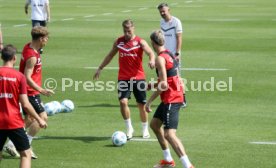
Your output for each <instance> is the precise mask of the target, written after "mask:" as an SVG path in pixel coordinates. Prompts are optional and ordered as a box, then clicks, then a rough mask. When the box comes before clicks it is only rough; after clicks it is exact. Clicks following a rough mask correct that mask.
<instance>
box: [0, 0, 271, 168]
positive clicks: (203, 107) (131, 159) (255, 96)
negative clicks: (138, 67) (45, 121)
mask: <svg viewBox="0 0 276 168" xmlns="http://www.w3.org/2000/svg"><path fill="white" fill-rule="evenodd" d="M160 2H161V1H160V0H158V1H149V0H140V1H133V0H131V1H111V0H107V1H100V0H93V1H91V0H78V1H75V0H74V1H73V0H66V1H61V0H50V5H51V13H52V15H51V23H49V25H48V27H49V31H50V39H49V42H48V45H47V46H46V47H45V49H44V54H43V55H42V59H43V60H42V62H43V78H44V80H46V79H47V78H54V79H55V80H56V81H57V82H58V85H57V89H56V90H55V91H56V94H55V95H54V96H52V97H50V98H48V97H42V99H43V101H44V103H46V102H49V101H52V100H57V101H62V100H64V99H71V100H73V102H74V103H75V106H76V108H75V110H74V112H72V113H66V114H64V113H63V114H57V115H55V116H51V117H49V127H48V128H47V129H46V130H42V131H41V132H40V133H39V135H38V136H39V137H40V139H36V140H34V141H33V148H34V151H35V152H36V153H37V155H38V156H39V158H38V159H37V160H33V161H32V165H33V167H34V168H45V167H52V168H145V167H152V166H153V165H154V164H155V163H156V162H157V161H159V160H160V159H162V152H161V149H160V147H159V144H158V143H157V142H156V141H150V142H140V141H130V142H128V143H127V144H126V145H125V146H123V147H113V146H112V143H111V138H110V136H111V135H112V133H113V132H115V131H116V130H122V131H125V130H124V128H125V127H124V122H123V119H122V117H121V115H120V112H119V105H118V101H117V91H116V90H115V91H86V90H85V89H84V88H83V84H82V83H80V81H82V82H86V81H92V75H93V74H94V72H95V70H94V69H85V68H84V67H96V66H98V65H99V64H100V62H101V61H102V60H103V58H104V56H105V55H106V54H107V53H108V51H109V50H110V48H111V46H112V43H113V41H114V40H115V38H117V37H118V36H120V35H122V28H121V22H122V21H123V20H124V19H128V18H131V19H133V21H134V23H135V26H136V34H137V35H139V36H141V37H142V38H144V39H145V40H147V41H148V42H149V34H150V33H151V32H152V31H153V30H154V29H157V28H159V20H160V16H159V13H158V11H157V9H156V5H157V4H159V3H160ZM167 2H168V4H169V5H171V12H172V14H173V15H175V16H177V17H178V18H180V20H181V21H182V24H183V27H184V32H183V48H182V56H183V57H182V62H184V67H185V68H204V69H205V70H198V71H192V70H191V69H185V70H184V71H183V73H184V77H185V78H186V79H187V81H188V82H187V84H188V89H190V90H189V91H188V92H187V99H188V108H187V109H185V110H181V112H180V124H179V129H178V132H177V134H178V136H179V137H180V138H181V140H182V142H183V143H184V145H185V148H186V151H187V153H188V155H189V158H190V159H191V161H192V162H193V164H194V165H195V167H198V168H235V167H239V168H253V167H259V168H260V167H261V168H275V167H276V161H275V158H276V145H275V142H276V104H275V102H276V92H275V90H276V85H275V83H276V75H275V74H276V47H275V46H276V38H275V27H276V13H275V11H276V7H275V6H276V2H275V1H274V0H266V1H261V0H190V1H188V0H168V1H167ZM24 3H25V1H20V0H0V22H1V23H2V31H3V35H4V43H6V44H7V43H12V44H14V45H16V46H17V48H18V49H19V50H20V51H21V50H22V47H23V45H24V44H25V43H26V42H28V41H29V40H30V29H31V22H30V20H29V18H30V17H29V16H26V15H25V14H24ZM19 59H20V54H18V60H19ZM147 60H148V58H147V57H145V59H144V62H145V67H144V68H145V70H146V73H147V78H148V79H150V78H152V77H155V72H154V71H152V70H150V69H149V68H148V67H147V66H146V63H147ZM117 65H118V64H117V58H115V59H114V60H113V61H112V62H111V63H110V65H109V66H110V67H116V66H117ZM206 69H227V70H223V71H222V70H221V71H218V70H213V71H206ZM212 77H214V80H215V82H218V81H225V82H227V84H229V77H232V91H231V92H230V91H218V90H216V89H215V91H192V90H193V89H192V88H191V87H192V84H193V82H194V86H195V88H198V82H199V81H201V82H202V83H203V82H204V81H210V80H211V78H212ZM64 78H71V79H73V80H74V81H75V82H79V84H78V85H77V83H74V85H73V87H70V88H62V85H61V84H62V79H64ZM100 79H101V80H103V81H117V70H112V69H111V70H109V69H105V70H103V71H102V73H101V78H100ZM93 82H95V81H93ZM150 94H151V93H148V95H150ZM158 103H159V101H155V102H154V105H155V106H154V109H155V108H156V105H157V104H158ZM130 106H131V107H130V108H131V113H132V120H133V124H134V129H135V136H137V137H136V138H139V136H141V125H140V121H139V114H138V110H137V108H135V101H134V100H133V99H131V101H130ZM152 115H153V113H150V115H149V118H152ZM151 136H152V137H151V138H155V136H154V135H153V132H151ZM250 142H274V145H273V144H271V145H268V144H263V145H261V144H259V145H257V144H251V143H250ZM171 151H172V149H171ZM172 154H173V157H174V159H175V161H176V165H177V166H176V167H181V163H180V161H179V159H178V158H177V156H176V155H175V153H174V152H173V151H172ZM18 163H19V160H18V159H13V158H11V157H9V156H8V155H6V154H4V159H3V160H2V162H1V163H0V167H1V168H12V167H18Z"/></svg>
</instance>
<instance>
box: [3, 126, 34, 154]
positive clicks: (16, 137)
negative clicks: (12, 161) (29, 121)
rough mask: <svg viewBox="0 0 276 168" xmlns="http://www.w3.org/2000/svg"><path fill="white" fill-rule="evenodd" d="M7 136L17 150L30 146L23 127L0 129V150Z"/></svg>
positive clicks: (26, 148)
mask: <svg viewBox="0 0 276 168" xmlns="http://www.w3.org/2000/svg"><path fill="white" fill-rule="evenodd" d="M7 138H9V139H10V140H11V141H12V143H13V144H14V146H15V148H16V150H18V151H24V150H28V149H29V148H30V144H29V140H28V137H27V135H26V133H25V131H24V129H23V128H18V129H11V130H0V151H2V150H3V147H4V145H5V142H6V140H7Z"/></svg>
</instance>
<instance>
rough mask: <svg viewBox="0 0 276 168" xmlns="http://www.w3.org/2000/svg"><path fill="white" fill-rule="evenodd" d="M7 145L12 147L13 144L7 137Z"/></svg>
mask: <svg viewBox="0 0 276 168" xmlns="http://www.w3.org/2000/svg"><path fill="white" fill-rule="evenodd" d="M6 145H7V146H9V147H14V144H13V143H12V141H11V140H10V139H9V141H8V143H7V144H6Z"/></svg>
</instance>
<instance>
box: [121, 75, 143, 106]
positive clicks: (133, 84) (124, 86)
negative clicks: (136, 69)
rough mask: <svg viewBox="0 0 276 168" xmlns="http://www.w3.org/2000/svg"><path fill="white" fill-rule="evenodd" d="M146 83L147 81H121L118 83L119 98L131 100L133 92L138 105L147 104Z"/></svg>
mask: <svg viewBox="0 0 276 168" xmlns="http://www.w3.org/2000/svg"><path fill="white" fill-rule="evenodd" d="M146 89H147V88H146V81H145V80H119V81H118V98H119V100H121V99H123V98H127V99H130V98H131V92H133V94H134V97H135V99H136V102H137V103H140V104H146V102H147V96H146Z"/></svg>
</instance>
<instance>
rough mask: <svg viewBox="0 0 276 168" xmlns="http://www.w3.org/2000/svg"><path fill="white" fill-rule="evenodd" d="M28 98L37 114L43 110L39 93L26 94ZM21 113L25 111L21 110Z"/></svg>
mask: <svg viewBox="0 0 276 168" xmlns="http://www.w3.org/2000/svg"><path fill="white" fill-rule="evenodd" d="M28 99H29V102H30V103H31V105H32V106H33V108H34V109H35V111H36V113H37V114H40V113H42V112H44V111H45V109H44V107H43V103H42V102H41V99H40V95H34V96H28ZM23 114H25V115H26V114H27V113H26V112H25V111H24V110H23Z"/></svg>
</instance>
